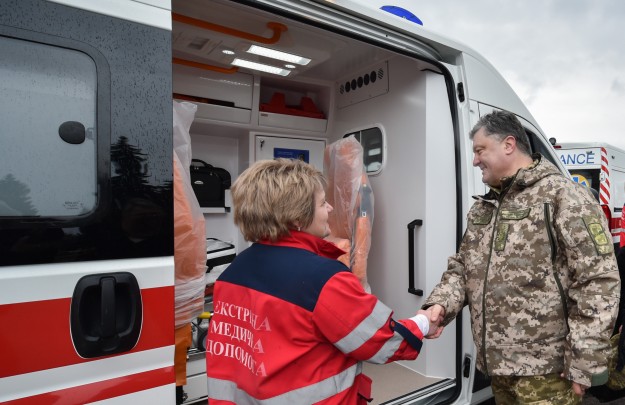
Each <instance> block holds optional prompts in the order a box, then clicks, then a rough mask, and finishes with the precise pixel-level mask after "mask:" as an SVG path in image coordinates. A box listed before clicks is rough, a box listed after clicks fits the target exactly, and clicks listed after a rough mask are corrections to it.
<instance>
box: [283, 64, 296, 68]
mask: <svg viewBox="0 0 625 405" xmlns="http://www.w3.org/2000/svg"><path fill="white" fill-rule="evenodd" d="M284 67H285V68H287V69H295V65H291V64H290V63H287V64H286V65H284Z"/></svg>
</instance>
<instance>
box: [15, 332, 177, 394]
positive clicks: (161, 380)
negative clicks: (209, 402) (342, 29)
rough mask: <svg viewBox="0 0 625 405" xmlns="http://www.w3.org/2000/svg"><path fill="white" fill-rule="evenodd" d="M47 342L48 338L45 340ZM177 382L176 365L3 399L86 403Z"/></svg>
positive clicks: (43, 340)
mask: <svg viewBox="0 0 625 405" xmlns="http://www.w3.org/2000/svg"><path fill="white" fill-rule="evenodd" d="M41 343H42V345H45V339H42V341H41ZM174 383H175V374H174V367H173V366H171V367H165V368H162V369H158V370H151V371H146V372H143V373H138V374H132V375H127V376H124V377H119V378H113V379H110V380H105V381H98V382H95V383H91V384H85V385H80V386H77V387H71V388H67V389H63V390H59V391H53V392H47V393H45V394H39V395H33V396H31V397H26V398H20V399H15V400H12V401H7V402H3V404H4V405H39V404H52V403H58V402H62V403H63V404H68V405H69V404H84V403H88V402H95V401H102V400H105V399H109V398H114V397H118V396H121V395H127V394H132V393H134V392H138V391H143V390H148V389H151V388H156V387H160V386H163V385H167V384H174Z"/></svg>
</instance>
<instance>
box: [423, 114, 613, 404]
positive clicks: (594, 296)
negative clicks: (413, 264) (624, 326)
mask: <svg viewBox="0 0 625 405" xmlns="http://www.w3.org/2000/svg"><path fill="white" fill-rule="evenodd" d="M469 136H470V138H471V139H472V141H473V153H474V158H473V165H474V166H477V167H479V168H480V169H481V170H482V181H483V182H484V183H486V184H487V185H488V186H489V187H490V191H489V192H488V193H487V194H486V195H484V196H479V197H475V199H476V202H475V203H474V205H473V206H472V208H471V209H470V211H469V214H468V218H467V230H466V232H465V235H464V237H463V240H462V244H461V246H460V249H459V251H458V253H457V254H456V255H454V256H452V257H450V258H449V262H448V268H447V271H446V272H445V273H444V274H443V277H442V280H441V282H440V283H439V284H438V285H437V286H436V287H435V288H434V290H433V292H432V293H431V295H430V296H429V297H428V299H427V300H426V302H425V304H424V306H423V308H424V309H426V308H427V309H428V310H429V311H431V318H430V319H431V321H433V322H437V321H438V322H441V324H442V325H446V324H448V323H449V322H451V321H452V320H453V319H454V318H455V317H456V315H457V314H459V313H460V311H461V310H462V308H463V307H464V306H465V305H468V306H469V309H470V313H471V324H472V332H473V339H474V342H475V345H476V347H477V367H478V369H479V370H480V371H482V372H483V373H485V374H486V375H489V376H490V377H491V378H492V379H491V381H492V389H493V393H494V395H495V400H496V402H497V403H498V404H528V403H534V401H536V402H538V401H544V402H540V403H541V404H578V403H581V398H582V395H583V394H584V392H585V390H586V388H587V387H589V386H591V385H600V384H603V383H605V382H606V381H607V378H608V372H607V359H606V356H607V354H608V352H609V340H610V335H611V332H612V327H613V325H614V321H615V318H616V315H617V309H618V302H619V293H620V290H619V283H620V281H619V275H618V271H617V267H616V262H615V259H614V253H613V249H614V248H613V245H612V239H611V236H610V233H609V227H608V225H607V223H606V218H605V216H604V214H603V212H602V211H601V209H600V207H599V205H597V202H596V201H595V200H594V199H593V197H592V195H591V194H590V193H589V192H588V191H587V190H585V189H584V188H582V187H581V186H579V185H576V184H575V183H573V182H572V181H570V180H568V179H567V178H566V177H564V176H563V175H562V174H561V173H560V172H559V171H558V169H557V168H556V167H555V166H554V165H553V164H551V163H550V162H548V161H547V160H546V159H544V158H543V157H542V156H541V155H540V154H536V155H530V146H529V140H528V137H527V134H526V133H525V130H524V129H523V127H522V125H521V123H520V122H519V120H518V119H517V118H516V117H515V116H514V114H511V113H509V112H503V111H497V112H493V113H491V114H488V115H486V116H484V117H482V118H481V119H480V120H479V122H478V123H477V124H476V126H475V127H474V128H473V130H472V131H471V133H470V134H469ZM441 332H442V328H441V329H439V331H438V333H437V334H435V336H434V337H438V336H439V335H440V333H441Z"/></svg>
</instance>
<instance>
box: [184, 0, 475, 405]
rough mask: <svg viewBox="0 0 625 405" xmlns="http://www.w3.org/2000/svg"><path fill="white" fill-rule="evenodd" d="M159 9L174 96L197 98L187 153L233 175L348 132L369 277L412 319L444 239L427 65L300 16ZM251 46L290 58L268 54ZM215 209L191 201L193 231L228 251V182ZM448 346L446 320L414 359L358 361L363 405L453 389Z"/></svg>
mask: <svg viewBox="0 0 625 405" xmlns="http://www.w3.org/2000/svg"><path fill="white" fill-rule="evenodd" d="M380 12H382V11H380ZM172 19H173V21H172V26H173V28H172V47H173V49H172V53H173V93H174V99H176V100H180V101H183V100H184V101H190V102H193V103H194V104H196V105H197V106H198V109H197V112H196V115H195V119H194V122H193V124H192V126H191V129H190V133H191V139H192V152H193V158H194V159H201V160H203V161H205V162H207V163H209V164H211V165H213V166H215V167H220V168H224V169H226V170H228V171H229V172H230V174H231V176H232V181H233V182H234V181H235V179H236V177H237V176H238V175H239V174H240V173H241V172H242V171H243V170H244V169H245V168H247V167H248V166H249V165H250V163H252V162H254V161H256V160H258V159H267V158H268V159H271V158H274V157H277V156H287V157H288V156H289V154H294V153H295V154H298V153H299V152H302V151H303V152H304V153H305V155H306V156H305V158H306V159H307V160H308V161H309V163H311V164H314V165H315V166H317V167H318V168H319V169H320V170H323V151H324V148H325V147H326V146H327V145H329V144H330V143H332V142H334V141H336V140H339V139H341V138H343V137H344V136H346V135H349V134H356V135H357V138H358V139H359V140H360V142H361V143H362V144H363V149H364V153H365V166H366V167H367V172H368V176H369V181H370V183H371V186H372V189H373V194H374V198H375V208H374V209H375V211H374V215H375V217H374V218H375V219H374V223H373V229H372V235H371V240H372V244H371V249H370V252H369V260H368V279H369V284H370V285H371V289H372V292H373V293H374V294H376V295H377V296H378V297H379V298H380V299H381V300H382V301H383V302H384V303H385V304H386V305H387V306H389V307H390V308H392V309H393V310H394V312H395V315H394V316H395V317H396V318H397V319H401V318H406V317H411V316H413V315H414V314H415V312H416V311H417V309H418V308H419V307H420V306H421V305H422V304H423V302H424V299H425V297H427V295H428V293H429V291H431V289H432V288H433V287H434V285H436V283H437V282H438V281H439V280H440V275H441V273H442V272H443V271H444V269H445V268H446V260H447V256H448V255H449V254H451V253H453V252H454V251H455V244H456V235H455V232H450V230H455V229H456V185H455V179H456V173H455V162H454V129H453V121H452V119H453V118H452V113H451V111H452V108H451V107H450V100H449V92H448V84H447V83H446V80H445V76H444V75H443V74H441V70H440V68H439V67H438V66H436V65H433V64H431V63H428V62H426V61H423V60H420V59H416V58H415V57H412V56H406V55H403V54H400V53H398V52H396V51H394V50H391V49H387V48H384V47H382V46H379V45H373V44H371V43H367V42H365V41H363V40H362V39H358V38H355V37H354V36H353V35H352V36H346V35H345V34H344V33H341V32H340V31H341V30H340V29H334V30H332V31H330V30H328V29H324V26H323V25H322V24H323V23H324V22H323V21H317V22H316V24H318V25H309V24H310V21H309V20H304V19H293V18H290V17H289V16H283V15H279V14H275V13H273V12H270V11H267V10H260V9H252V8H250V7H248V6H245V5H241V4H238V3H234V2H229V1H222V0H216V1H208V0H207V1H188V0H184V1H183V0H174V1H173V2H172ZM264 48H268V49H270V50H277V51H281V52H286V53H289V54H294V55H297V56H299V57H301V58H293V59H291V60H290V61H281V60H279V59H276V58H275V56H271V55H269V54H267V53H266V52H268V51H266V50H265V49H264ZM254 49H256V50H258V52H259V53H260V54H261V55H258V54H254V53H251V52H252V51H253V50H254ZM263 52H265V53H263ZM263 54H264V55H265V56H262V55H263ZM259 64H262V65H268V66H271V67H272V68H273V72H272V73H270V72H265V71H262V70H259V69H265V68H266V66H261V65H259ZM426 134H427V135H428V136H427V137H426ZM426 139H427V141H426ZM441 151H445V152H444V153H441ZM426 168H427V170H426ZM444 185H447V187H444ZM441 186H443V187H441ZM225 205H226V207H211V208H202V211H203V212H204V216H205V220H206V235H207V237H208V238H216V239H219V240H221V241H225V242H228V243H232V244H233V245H234V246H235V248H236V251H237V252H240V251H241V250H243V249H245V248H246V247H247V246H248V243H247V242H246V241H244V240H243V238H242V236H241V235H240V234H239V232H238V230H237V228H236V227H235V225H234V223H233V218H232V211H231V210H230V208H229V206H230V203H229V196H228V191H226V203H225ZM415 220H421V221H423V222H422V224H423V225H421V226H414V224H415V223H418V221H416V222H415ZM411 223H412V224H413V227H412V228H410V227H408V228H407V225H408V224H411ZM410 233H412V235H410ZM410 240H413V241H414V242H413V246H412V247H413V248H414V253H413V257H414V263H412V266H411V264H410V263H409V255H410V252H409V246H408V245H409V241H410ZM426 269H427V270H428V271H426ZM410 271H412V272H413V278H414V279H413V282H414V284H415V285H414V286H410V287H414V288H413V290H415V289H416V290H419V289H420V290H422V291H423V292H424V293H423V296H418V295H415V294H411V293H409V292H408V287H409V286H408V280H409V272H410ZM463 327H465V326H463ZM458 351H460V349H458V347H457V345H456V327H455V322H454V323H452V324H451V325H449V326H448V327H447V328H446V331H445V333H444V334H443V336H442V337H441V338H439V339H437V340H428V341H427V342H425V344H424V349H423V351H422V353H421V354H420V356H419V358H418V359H417V360H416V361H410V362H408V361H401V362H397V363H392V364H387V365H366V368H365V373H366V374H367V375H369V376H370V377H372V379H373V381H374V383H373V384H374V385H373V396H374V398H375V399H374V401H375V402H374V403H383V402H386V401H391V400H393V399H395V398H397V397H401V396H405V398H404V399H406V398H411V397H415V398H416V396H421V397H423V396H430V399H432V396H434V395H445V394H440V393H442V392H449V391H450V389H451V388H453V386H454V385H455V379H456V375H457V374H456V373H457V365H458V360H457V356H456V353H457V352H458ZM462 351H463V352H464V351H465V348H462ZM209 367H210V365H209ZM204 385H205V384H204ZM439 399H442V398H441V397H439ZM434 402H437V401H434Z"/></svg>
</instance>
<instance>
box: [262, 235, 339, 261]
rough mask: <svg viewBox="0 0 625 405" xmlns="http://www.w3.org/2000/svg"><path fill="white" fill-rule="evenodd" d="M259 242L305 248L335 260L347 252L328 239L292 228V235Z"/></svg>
mask: <svg viewBox="0 0 625 405" xmlns="http://www.w3.org/2000/svg"><path fill="white" fill-rule="evenodd" d="M258 243H262V244H263V245H270V246H286V247H293V248H298V249H304V250H308V251H309V252H313V253H315V254H317V255H319V256H322V257H326V258H328V259H334V260H336V259H337V258H339V257H340V256H342V255H344V254H345V253H347V252H345V251H344V250H343V249H340V248H338V247H337V246H336V245H335V244H334V243H332V242H328V241H327V240H324V239H321V238H318V237H317V236H314V235H311V234H309V233H306V232H301V231H296V230H291V233H290V235H288V236H285V237H283V238H280V239H278V240H277V241H275V242H271V241H270V240H268V239H262V240H259V241H258Z"/></svg>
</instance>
